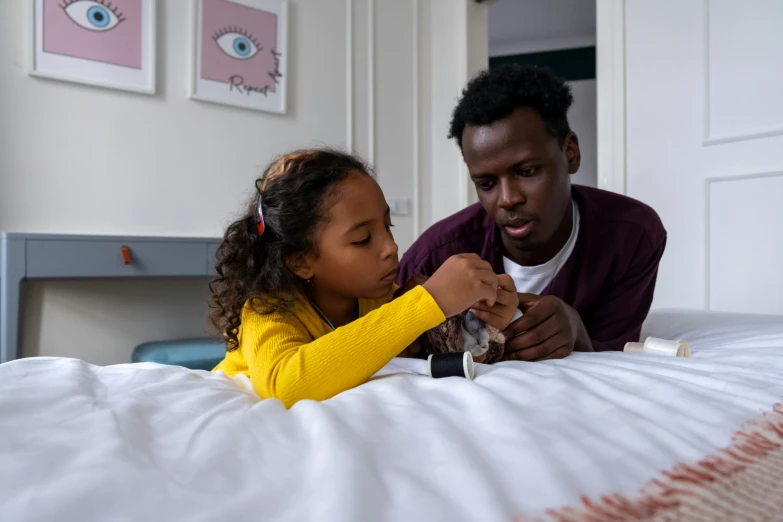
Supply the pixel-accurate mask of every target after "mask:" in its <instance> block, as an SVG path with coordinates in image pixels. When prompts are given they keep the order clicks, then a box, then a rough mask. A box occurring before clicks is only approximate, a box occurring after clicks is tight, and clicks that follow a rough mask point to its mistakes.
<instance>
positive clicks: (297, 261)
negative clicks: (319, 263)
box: [285, 252, 313, 281]
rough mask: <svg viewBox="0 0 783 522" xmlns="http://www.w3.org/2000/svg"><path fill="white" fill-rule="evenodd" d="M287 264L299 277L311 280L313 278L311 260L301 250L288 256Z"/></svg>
mask: <svg viewBox="0 0 783 522" xmlns="http://www.w3.org/2000/svg"><path fill="white" fill-rule="evenodd" d="M285 264H286V266H287V267H288V269H289V270H290V271H291V272H293V273H294V275H295V276H296V277H298V278H299V279H303V280H305V281H309V280H310V279H312V278H313V268H312V267H311V266H310V261H309V260H308V259H307V256H306V255H304V254H302V253H301V252H300V253H298V254H291V255H290V256H288V258H287V259H286V260H285Z"/></svg>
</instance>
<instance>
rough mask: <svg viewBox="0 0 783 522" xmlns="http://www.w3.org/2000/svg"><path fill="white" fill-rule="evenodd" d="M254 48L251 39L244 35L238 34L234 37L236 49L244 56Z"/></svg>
mask: <svg viewBox="0 0 783 522" xmlns="http://www.w3.org/2000/svg"><path fill="white" fill-rule="evenodd" d="M252 50H253V47H252V45H251V43H250V40H248V39H247V38H245V37H244V36H238V37H236V38H235V39H234V51H235V52H236V53H237V54H238V55H239V56H242V57H243V58H244V57H245V56H247V55H248V54H250V52H251V51H252Z"/></svg>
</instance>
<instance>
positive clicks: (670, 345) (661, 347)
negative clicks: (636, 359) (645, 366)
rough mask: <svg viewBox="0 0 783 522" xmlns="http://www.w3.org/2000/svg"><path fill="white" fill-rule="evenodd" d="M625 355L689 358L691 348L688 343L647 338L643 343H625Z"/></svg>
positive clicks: (679, 340)
mask: <svg viewBox="0 0 783 522" xmlns="http://www.w3.org/2000/svg"><path fill="white" fill-rule="evenodd" d="M623 351H624V352H626V353H646V354H648V355H669V356H673V357H690V356H691V347H690V345H689V344H688V341H685V340H682V339H678V340H676V341H669V340H668V339H659V338H657V337H648V338H647V339H645V341H644V342H643V343H625V348H624V349H623Z"/></svg>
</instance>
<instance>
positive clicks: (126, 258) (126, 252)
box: [120, 245, 133, 265]
mask: <svg viewBox="0 0 783 522" xmlns="http://www.w3.org/2000/svg"><path fill="white" fill-rule="evenodd" d="M120 254H122V264H123V265H129V264H131V263H133V259H132V258H131V251H130V248H128V247H127V246H125V245H123V246H121V247H120Z"/></svg>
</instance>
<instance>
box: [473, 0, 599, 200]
mask: <svg viewBox="0 0 783 522" xmlns="http://www.w3.org/2000/svg"><path fill="white" fill-rule="evenodd" d="M488 11H489V22H488V38H489V55H490V56H508V55H513V54H526V53H535V52H542V51H555V50H561V49H572V48H576V47H587V46H594V45H595V42H596V16H595V12H596V3H595V0H547V1H543V0H499V1H498V2H496V3H494V4H492V5H491V6H490V7H489V10H488ZM569 84H570V85H571V88H572V89H573V94H574V103H573V105H572V106H571V110H570V111H569V113H568V121H569V123H570V124H571V128H572V130H573V131H574V132H575V133H576V135H577V136H578V137H579V144H580V148H581V151H582V165H581V167H580V168H579V171H578V172H577V173H576V174H575V175H574V176H573V178H572V179H571V181H572V183H577V184H580V185H587V186H590V187H596V186H598V167H597V164H596V161H597V158H596V157H597V110H596V108H597V103H596V81H595V80H579V81H573V82H569Z"/></svg>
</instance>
